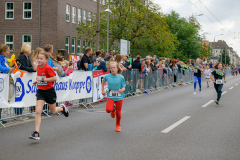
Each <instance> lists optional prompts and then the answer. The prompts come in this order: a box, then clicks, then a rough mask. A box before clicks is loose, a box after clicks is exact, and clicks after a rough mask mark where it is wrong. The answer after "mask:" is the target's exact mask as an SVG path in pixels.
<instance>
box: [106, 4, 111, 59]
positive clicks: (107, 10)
mask: <svg viewBox="0 0 240 160" xmlns="http://www.w3.org/2000/svg"><path fill="white" fill-rule="evenodd" d="M105 12H107V54H108V41H109V40H108V37H109V13H112V11H111V10H110V9H109V5H108V9H106V10H105Z"/></svg>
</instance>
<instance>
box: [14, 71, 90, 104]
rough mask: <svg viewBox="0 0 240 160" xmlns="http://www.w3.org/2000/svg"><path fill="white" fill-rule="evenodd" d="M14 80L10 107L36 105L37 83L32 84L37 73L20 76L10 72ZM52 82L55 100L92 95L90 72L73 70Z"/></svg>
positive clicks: (74, 98)
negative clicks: (55, 94) (55, 95)
mask: <svg viewBox="0 0 240 160" xmlns="http://www.w3.org/2000/svg"><path fill="white" fill-rule="evenodd" d="M11 76H12V78H13V81H14V96H13V97H12V99H11V101H10V105H11V106H12V107H30V106H34V105H36V93H37V89H38V87H37V85H33V82H34V81H35V80H36V77H37V73H36V72H35V73H25V74H24V75H23V77H22V78H20V72H17V73H15V74H11ZM56 76H57V81H56V82H55V83H54V88H55V91H56V93H57V102H63V101H70V100H76V99H84V98H91V97H92V72H81V71H75V70H74V72H73V73H72V74H70V75H69V76H66V77H59V76H58V75H57V74H56Z"/></svg>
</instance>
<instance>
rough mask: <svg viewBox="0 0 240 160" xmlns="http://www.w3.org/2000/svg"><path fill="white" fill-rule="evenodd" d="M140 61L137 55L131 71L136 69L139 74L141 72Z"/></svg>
mask: <svg viewBox="0 0 240 160" xmlns="http://www.w3.org/2000/svg"><path fill="white" fill-rule="evenodd" d="M140 59H141V56H139V55H138V56H137V57H136V59H135V60H134V61H133V63H132V69H138V70H139V73H140V72H141V71H142V68H141V62H140Z"/></svg>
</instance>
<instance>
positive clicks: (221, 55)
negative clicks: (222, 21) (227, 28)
mask: <svg viewBox="0 0 240 160" xmlns="http://www.w3.org/2000/svg"><path fill="white" fill-rule="evenodd" d="M222 35H223V34H219V35H216V36H214V51H213V52H214V53H213V54H214V55H215V37H217V36H222ZM214 55H213V56H214ZM221 56H222V54H221ZM221 60H222V59H221Z"/></svg>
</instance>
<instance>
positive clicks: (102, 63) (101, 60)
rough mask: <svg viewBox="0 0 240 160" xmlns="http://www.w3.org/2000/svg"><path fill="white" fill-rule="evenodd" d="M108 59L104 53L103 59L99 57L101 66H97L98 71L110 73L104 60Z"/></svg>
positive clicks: (102, 54)
mask: <svg viewBox="0 0 240 160" xmlns="http://www.w3.org/2000/svg"><path fill="white" fill-rule="evenodd" d="M106 57H107V54H106V52H102V53H101V57H99V58H98V59H97V61H98V62H99V63H100V65H99V66H97V70H103V71H104V72H107V71H108V69H107V66H106V62H105V61H104V59H106Z"/></svg>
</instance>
